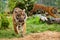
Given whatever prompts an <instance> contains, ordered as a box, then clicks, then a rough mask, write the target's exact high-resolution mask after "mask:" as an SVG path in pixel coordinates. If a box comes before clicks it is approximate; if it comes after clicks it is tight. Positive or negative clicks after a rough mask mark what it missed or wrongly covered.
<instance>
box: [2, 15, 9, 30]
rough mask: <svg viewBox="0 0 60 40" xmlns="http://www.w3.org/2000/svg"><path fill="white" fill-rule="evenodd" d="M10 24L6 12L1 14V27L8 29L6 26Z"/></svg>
mask: <svg viewBox="0 0 60 40" xmlns="http://www.w3.org/2000/svg"><path fill="white" fill-rule="evenodd" d="M8 26H9V21H8V19H7V17H6V16H5V15H4V14H2V15H1V28H2V29H6V28H8Z"/></svg>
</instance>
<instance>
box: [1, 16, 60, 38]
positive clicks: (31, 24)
mask: <svg viewBox="0 0 60 40" xmlns="http://www.w3.org/2000/svg"><path fill="white" fill-rule="evenodd" d="M8 21H9V23H10V25H9V28H10V29H6V30H0V38H13V37H19V36H17V35H16V34H15V32H14V28H13V23H12V22H13V21H12V16H10V18H8ZM26 24H27V27H26V33H27V34H29V33H37V32H43V31H47V30H50V31H59V32H60V24H50V25H49V24H47V23H41V21H40V22H39V18H38V17H30V18H28V19H27V21H26Z"/></svg>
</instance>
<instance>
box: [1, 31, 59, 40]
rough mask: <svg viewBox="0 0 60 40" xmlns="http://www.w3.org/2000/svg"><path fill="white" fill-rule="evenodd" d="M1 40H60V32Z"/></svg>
mask: <svg viewBox="0 0 60 40" xmlns="http://www.w3.org/2000/svg"><path fill="white" fill-rule="evenodd" d="M0 40H60V32H51V31H46V32H41V33H33V34H30V35H27V36H25V37H23V38H11V39H0Z"/></svg>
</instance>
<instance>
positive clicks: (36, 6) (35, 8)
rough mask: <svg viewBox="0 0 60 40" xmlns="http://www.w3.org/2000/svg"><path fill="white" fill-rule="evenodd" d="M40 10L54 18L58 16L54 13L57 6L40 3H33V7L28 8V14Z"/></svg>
mask: <svg viewBox="0 0 60 40" xmlns="http://www.w3.org/2000/svg"><path fill="white" fill-rule="evenodd" d="M38 10H39V11H40V13H44V14H46V12H47V14H49V15H51V16H52V17H54V18H58V16H57V15H55V14H56V13H57V8H56V7H51V6H45V5H41V4H34V5H33V8H32V9H31V10H30V12H29V15H33V14H34V13H35V12H37V11H38Z"/></svg>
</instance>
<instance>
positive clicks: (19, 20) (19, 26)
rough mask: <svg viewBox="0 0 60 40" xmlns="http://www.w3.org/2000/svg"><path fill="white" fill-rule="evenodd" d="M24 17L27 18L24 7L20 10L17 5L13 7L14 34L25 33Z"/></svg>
mask: <svg viewBox="0 0 60 40" xmlns="http://www.w3.org/2000/svg"><path fill="white" fill-rule="evenodd" d="M26 19H27V15H26V13H25V9H24V10H22V9H20V8H18V7H16V8H14V10H13V25H14V31H15V32H16V34H19V33H22V35H24V34H25V33H26Z"/></svg>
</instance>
